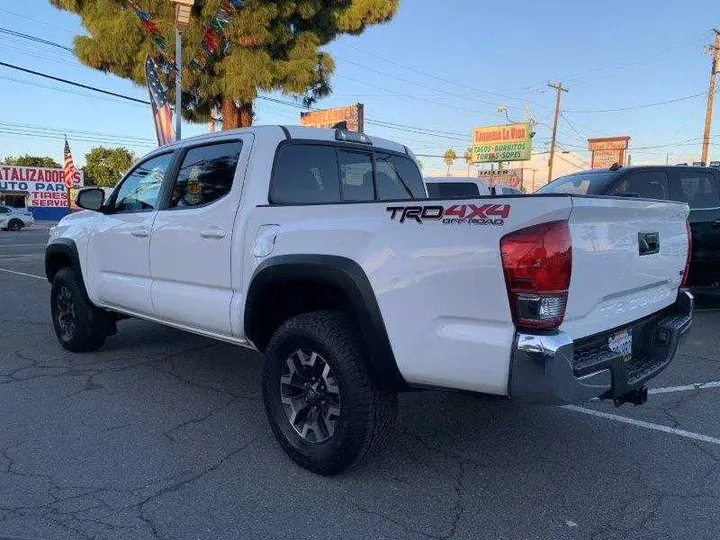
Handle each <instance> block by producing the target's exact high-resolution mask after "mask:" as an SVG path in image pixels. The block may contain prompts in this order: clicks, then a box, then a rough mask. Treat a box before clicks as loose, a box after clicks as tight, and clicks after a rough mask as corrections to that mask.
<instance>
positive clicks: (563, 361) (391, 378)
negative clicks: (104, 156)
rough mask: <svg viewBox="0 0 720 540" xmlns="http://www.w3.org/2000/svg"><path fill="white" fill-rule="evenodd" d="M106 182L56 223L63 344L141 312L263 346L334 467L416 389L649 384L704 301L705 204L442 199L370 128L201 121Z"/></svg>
mask: <svg viewBox="0 0 720 540" xmlns="http://www.w3.org/2000/svg"><path fill="white" fill-rule="evenodd" d="M104 197H105V194H104V192H103V191H102V190H100V189H87V190H83V191H81V192H80V194H79V197H78V204H79V205H80V206H81V207H83V208H86V209H88V210H90V211H83V212H78V213H74V214H72V215H70V216H67V217H65V218H63V220H62V221H61V222H60V223H59V225H57V226H56V227H55V228H54V229H52V231H51V235H50V239H49V243H48V246H47V250H46V260H45V267H46V273H47V278H48V280H49V281H50V282H51V283H52V289H51V293H50V294H51V297H50V299H51V310H52V320H53V324H54V327H55V332H56V334H57V337H58V340H59V341H60V343H61V345H62V346H63V347H65V348H66V349H68V350H70V351H75V352H81V351H90V350H94V349H97V348H99V347H101V346H102V345H103V343H104V341H105V339H106V337H107V336H108V335H111V334H113V333H114V332H115V331H116V321H117V320H118V319H119V318H122V317H125V316H128V315H130V316H134V317H140V318H144V319H148V320H151V321H157V322H159V323H162V324H166V325H169V326H173V327H176V328H181V329H183V330H187V331H190V332H194V333H197V334H201V335H204V336H209V337H212V338H216V339H219V340H222V341H226V342H229V343H234V344H237V345H240V346H244V347H251V348H254V349H256V350H258V351H260V352H262V353H264V354H265V357H266V361H265V366H264V370H263V375H262V395H263V402H264V405H265V411H266V413H267V417H268V420H269V422H270V425H271V427H272V430H273V432H274V434H275V436H276V438H277V440H278V442H279V443H280V445H281V446H282V448H283V449H284V450H285V451H286V452H287V453H288V455H289V456H290V457H291V458H292V459H293V460H295V461H296V462H297V463H299V464H300V465H302V466H304V467H307V468H308V469H310V470H312V471H315V472H317V473H320V474H334V473H337V472H340V471H343V470H345V469H347V468H348V467H350V466H351V465H353V464H354V463H356V462H357V461H358V460H359V459H360V458H361V457H362V456H363V455H364V454H365V453H366V452H367V451H368V450H369V449H370V448H371V447H373V446H375V445H377V444H378V443H381V442H383V441H384V440H385V439H386V438H387V436H388V434H389V432H390V429H391V427H392V425H393V421H394V418H395V413H396V408H397V401H396V392H397V391H399V390H405V389H409V388H426V387H434V388H438V387H439V388H448V389H461V390H467V391H473V392H478V393H484V394H495V395H500V396H509V397H511V398H513V399H519V400H522V399H525V400H530V401H540V402H546V403H547V402H550V403H568V402H582V401H585V400H589V399H591V398H596V397H600V398H603V399H614V400H616V403H618V404H621V403H623V402H628V401H629V402H632V403H636V404H641V403H643V402H644V401H645V399H646V398H647V388H646V386H645V384H646V383H647V381H648V380H649V379H651V378H652V377H654V376H656V375H657V374H658V373H659V372H661V371H662V370H663V369H664V368H665V367H666V366H667V365H668V364H669V363H670V361H671V360H672V358H673V356H674V355H675V352H676V350H677V348H678V344H679V343H680V340H681V337H682V336H683V335H684V334H685V332H686V331H687V330H688V328H689V327H690V324H691V322H692V306H693V298H692V295H690V294H689V293H688V292H686V291H685V290H684V289H683V288H682V285H683V280H684V279H685V276H686V275H687V262H688V233H687V227H686V225H687V223H686V220H687V216H688V207H687V205H686V204H680V203H674V202H659V201H644V200H640V199H627V198H613V197H582V196H573V195H540V196H535V195H529V196H523V197H518V196H513V197H502V196H495V197H479V196H476V197H471V198H467V199H460V200H458V199H456V200H451V201H443V200H437V199H428V198H427V194H426V191H425V186H424V185H423V180H422V177H421V175H420V171H419V169H418V166H417V164H416V162H415V161H414V159H413V158H412V155H411V154H410V152H409V151H408V149H407V148H406V147H404V146H403V145H401V144H397V143H394V142H391V141H387V140H383V139H379V138H376V137H368V136H366V135H363V134H359V133H351V132H348V131H344V130H321V129H314V128H304V127H297V126H292V127H291V126H288V127H284V126H261V127H253V128H249V129H242V130H234V131H225V132H222V133H215V134H209V135H204V136H201V137H196V138H191V139H186V140H183V141H181V142H178V143H175V144H173V145H170V146H166V147H162V148H159V149H158V150H155V151H154V152H153V153H151V154H150V155H148V156H146V157H145V158H143V159H142V160H140V162H139V163H138V164H137V165H136V167H135V168H134V169H132V170H131V171H130V172H129V173H128V174H127V175H126V176H125V178H124V179H123V180H122V181H121V183H120V184H119V185H118V187H117V188H116V189H115V190H114V191H113V193H112V194H111V195H110V197H109V199H108V200H107V201H105V200H104ZM569 436H572V435H569Z"/></svg>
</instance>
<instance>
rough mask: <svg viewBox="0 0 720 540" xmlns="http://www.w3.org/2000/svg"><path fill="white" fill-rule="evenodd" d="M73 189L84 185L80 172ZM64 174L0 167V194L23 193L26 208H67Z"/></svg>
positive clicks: (44, 169) (34, 168) (38, 168)
mask: <svg viewBox="0 0 720 540" xmlns="http://www.w3.org/2000/svg"><path fill="white" fill-rule="evenodd" d="M78 172H79V173H80V178H79V181H78V182H77V183H76V184H75V187H82V186H83V185H84V176H83V172H82V171H78ZM63 177H64V172H63V170H62V169H46V168H43V167H16V166H12V165H4V166H0V192H3V191H5V192H16V193H23V194H25V195H26V196H27V200H26V203H27V206H32V207H38V206H59V207H66V206H67V195H66V193H65V191H66V188H65V182H64V181H63Z"/></svg>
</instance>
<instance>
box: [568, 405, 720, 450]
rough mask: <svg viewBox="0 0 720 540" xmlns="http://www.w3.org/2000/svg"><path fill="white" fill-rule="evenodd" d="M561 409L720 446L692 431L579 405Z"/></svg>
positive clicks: (718, 441)
mask: <svg viewBox="0 0 720 540" xmlns="http://www.w3.org/2000/svg"><path fill="white" fill-rule="evenodd" d="M560 408H561V409H566V410H568V411H575V412H579V413H582V414H589V415H590V416H597V417H599V418H605V419H607V420H614V421H616V422H622V423H623V424H630V425H632V426H637V427H641V428H645V429H652V430H655V431H662V432H663V433H670V434H671V435H677V436H678V437H684V438H686V439H694V440H696V441H703V442H707V443H711V444H717V445H720V439H718V438H716V437H710V436H708V435H702V434H700V433H693V432H692V431H685V430H684V429H677V428H672V427H669V426H663V425H661V424H653V423H652V422H644V421H642V420H635V419H634V418H627V417H625V416H619V415H617V414H610V413H606V412H602V411H596V410H594V409H586V408H585V407H578V406H577V405H563V406H561V407H560Z"/></svg>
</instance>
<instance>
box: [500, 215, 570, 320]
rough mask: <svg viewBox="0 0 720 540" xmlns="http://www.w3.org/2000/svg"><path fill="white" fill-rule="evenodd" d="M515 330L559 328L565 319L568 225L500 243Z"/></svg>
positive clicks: (537, 228) (535, 229)
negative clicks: (517, 328) (516, 328)
mask: <svg viewBox="0 0 720 540" xmlns="http://www.w3.org/2000/svg"><path fill="white" fill-rule="evenodd" d="M500 251H501V253H502V262H503V270H504V272H505V284H506V286H507V291H508V299H509V300H510V309H511V311H512V316H513V321H514V323H515V326H517V327H519V328H533V329H538V328H540V329H549V328H557V327H558V326H560V323H562V321H563V318H564V317H565V306H566V304H567V296H568V289H569V287H570V274H571V272H572V246H571V241H570V228H569V227H568V222H567V221H551V222H549V223H542V224H540V225H534V226H532V227H528V228H526V229H520V230H519V231H515V232H512V233H510V234H507V235H505V236H503V237H502V238H501V239H500Z"/></svg>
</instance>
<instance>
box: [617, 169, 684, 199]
mask: <svg viewBox="0 0 720 540" xmlns="http://www.w3.org/2000/svg"><path fill="white" fill-rule="evenodd" d="M608 195H637V196H638V197H640V198H641V199H659V200H669V199H670V186H669V184H668V178H667V174H666V173H665V172H664V171H645V172H637V173H630V174H628V175H627V176H625V177H624V178H623V179H622V180H620V181H619V182H618V183H617V184H615V186H614V187H613V188H612V189H611V190H610V192H609V193H608Z"/></svg>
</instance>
